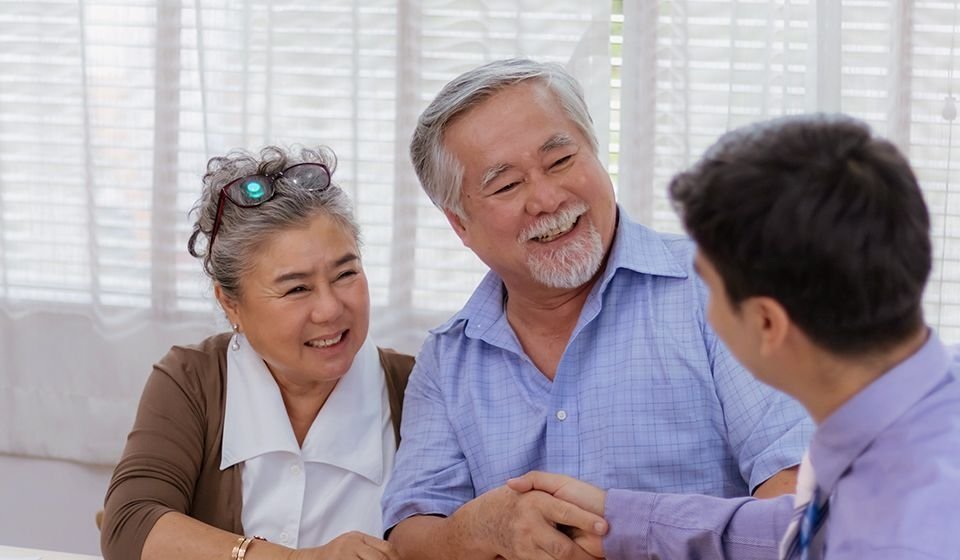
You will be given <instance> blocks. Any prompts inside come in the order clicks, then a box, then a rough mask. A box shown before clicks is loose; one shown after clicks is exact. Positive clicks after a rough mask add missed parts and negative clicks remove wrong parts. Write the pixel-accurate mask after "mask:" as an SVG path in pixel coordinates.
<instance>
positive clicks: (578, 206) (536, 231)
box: [517, 202, 588, 243]
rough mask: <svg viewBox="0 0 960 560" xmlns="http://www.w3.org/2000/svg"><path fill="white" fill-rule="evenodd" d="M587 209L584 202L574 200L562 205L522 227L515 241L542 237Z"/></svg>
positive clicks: (572, 220) (582, 213)
mask: <svg viewBox="0 0 960 560" xmlns="http://www.w3.org/2000/svg"><path fill="white" fill-rule="evenodd" d="M587 209H588V207H587V204H586V203H585V202H575V203H573V204H569V205H567V206H564V207H563V208H561V209H560V210H558V211H557V212H555V213H553V214H551V215H549V216H545V217H543V218H541V219H540V220H538V221H537V222H536V223H534V224H531V225H530V226H528V227H526V228H524V229H523V231H521V232H520V235H519V236H518V238H517V241H519V242H520V243H523V242H526V241H530V240H531V239H535V238H537V237H543V236H544V235H547V234H548V233H550V232H551V231H554V230H557V229H562V228H564V227H566V226H568V225H570V224H572V223H573V222H575V221H577V218H579V217H580V216H582V215H584V214H586V212H587Z"/></svg>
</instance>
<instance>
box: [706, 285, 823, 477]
mask: <svg viewBox="0 0 960 560" xmlns="http://www.w3.org/2000/svg"><path fill="white" fill-rule="evenodd" d="M695 283H696V286H697V288H698V290H699V291H700V298H699V299H700V309H701V310H703V309H705V307H706V288H705V287H704V286H703V285H702V284H701V281H700V279H699V278H697V279H696V282H695ZM700 320H701V322H702V324H703V332H704V342H705V344H706V348H707V354H708V357H709V360H710V367H711V370H712V373H713V381H714V387H715V388H716V391H717V398H718V399H719V401H720V406H721V407H722V409H723V419H724V425H725V426H726V439H727V444H728V445H729V446H730V450H731V453H732V454H733V457H734V459H736V461H737V465H738V467H739V469H740V475H741V476H742V477H743V480H744V481H745V482H746V483H747V485H748V486H749V488H750V492H751V493H753V491H754V490H755V489H756V487H757V486H759V485H761V484H763V482H764V481H766V480H767V479H768V478H770V477H771V476H773V475H775V474H777V473H778V472H780V471H782V470H784V469H787V468H790V467H794V466H797V465H799V464H800V461H801V459H802V458H803V453H804V451H806V449H807V447H808V446H809V444H810V438H811V437H812V436H813V431H814V425H813V422H812V421H811V420H810V417H809V415H808V414H807V411H806V410H805V409H804V408H803V407H802V406H801V405H800V403H799V402H797V401H796V400H794V399H793V398H791V397H789V396H787V395H785V394H783V393H781V392H780V391H777V390H776V389H774V388H772V387H770V386H768V385H766V384H764V383H762V382H760V381H758V380H757V379H756V378H755V377H754V376H753V375H752V374H751V373H750V372H749V371H747V370H746V368H744V367H743V366H742V365H741V364H740V362H738V361H737V359H736V358H734V357H733V356H732V355H731V354H730V351H729V350H728V349H727V347H726V346H725V345H724V344H723V342H722V341H721V340H720V337H718V336H717V334H716V332H714V330H713V329H712V328H711V327H710V325H709V324H708V323H707V321H706V320H705V317H704V313H701V314H700Z"/></svg>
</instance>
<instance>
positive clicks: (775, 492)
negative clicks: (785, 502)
mask: <svg viewBox="0 0 960 560" xmlns="http://www.w3.org/2000/svg"><path fill="white" fill-rule="evenodd" d="M799 471H800V467H790V468H787V469H783V470H782V471H780V472H778V473H777V474H775V475H773V476H771V477H770V478H768V479H767V480H765V481H763V482H762V483H761V484H760V485H759V486H757V487H756V489H754V491H753V497H754V498H764V499H766V498H776V497H777V496H783V495H784V494H795V493H796V492H797V473H798V472H799Z"/></svg>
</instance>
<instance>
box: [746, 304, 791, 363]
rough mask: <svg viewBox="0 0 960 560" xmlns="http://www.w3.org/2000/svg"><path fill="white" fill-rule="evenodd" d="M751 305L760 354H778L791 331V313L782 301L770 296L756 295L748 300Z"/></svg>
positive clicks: (766, 355)
mask: <svg viewBox="0 0 960 560" xmlns="http://www.w3.org/2000/svg"><path fill="white" fill-rule="evenodd" d="M747 304H748V306H749V307H750V314H751V322H753V328H755V329H756V332H757V334H758V344H759V350H760V355H761V356H765V357H768V358H769V357H770V356H771V355H773V354H776V353H777V352H778V351H779V350H780V349H781V348H782V347H783V344H784V342H785V341H786V339H787V334H788V333H789V332H790V328H791V323H790V315H789V314H787V310H786V309H784V308H783V306H782V305H780V302H778V301H777V300H775V299H773V298H770V297H754V298H750V300H749V302H747Z"/></svg>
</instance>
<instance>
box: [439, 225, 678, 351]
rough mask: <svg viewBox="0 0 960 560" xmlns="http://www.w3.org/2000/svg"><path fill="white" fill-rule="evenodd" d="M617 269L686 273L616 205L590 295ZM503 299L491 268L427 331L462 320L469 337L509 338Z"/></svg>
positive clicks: (499, 282)
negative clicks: (450, 314)
mask: <svg viewBox="0 0 960 560" xmlns="http://www.w3.org/2000/svg"><path fill="white" fill-rule="evenodd" d="M618 269H626V270H631V271H633V272H636V273H639V274H648V275H651V276H668V277H673V278H686V277H687V271H686V267H685V266H684V263H682V262H681V261H680V259H679V258H678V256H677V255H675V254H674V253H672V252H671V251H670V249H669V248H668V247H667V245H666V243H664V241H663V237H662V235H661V234H659V233H657V232H656V231H654V230H652V229H649V228H647V227H644V226H642V225H640V224H638V223H636V222H634V221H632V220H631V219H630V218H629V217H627V215H626V213H625V212H624V211H623V209H622V208H620V207H619V206H617V231H616V233H615V234H614V237H613V243H612V244H611V247H610V253H609V258H608V259H607V263H606V267H605V268H604V269H603V271H602V272H601V276H600V280H599V282H598V283H597V284H598V285H597V286H596V287H594V289H593V294H591V299H595V296H600V295H602V294H603V292H604V291H605V290H606V288H607V285H608V284H609V283H610V280H611V279H612V278H613V276H614V274H615V273H616V271H617V270H618ZM503 300H504V286H503V280H501V279H500V276H498V275H497V273H495V272H494V271H492V270H491V271H489V272H487V274H486V275H485V276H484V277H483V279H482V280H481V281H480V284H479V285H478V286H477V288H476V289H475V290H474V292H473V294H472V295H471V296H470V299H468V300H467V303H466V304H465V305H464V306H463V308H462V309H461V310H460V311H459V312H458V313H457V314H456V315H454V316H453V317H452V318H450V320H448V321H447V322H446V323H444V324H443V325H440V326H439V327H437V328H435V329H433V330H431V331H430V332H431V333H433V334H442V333H445V332H447V331H449V330H451V329H453V328H455V327H456V326H457V325H458V324H461V323H466V329H465V332H466V334H467V336H470V337H474V338H483V337H492V338H493V339H502V338H508V339H509V338H513V335H512V330H510V329H509V328H508V326H507V324H506V319H505V317H504V313H503ZM491 342H497V340H492V341H491ZM499 342H501V343H506V342H508V341H507V340H499ZM501 345H502V344H501Z"/></svg>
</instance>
